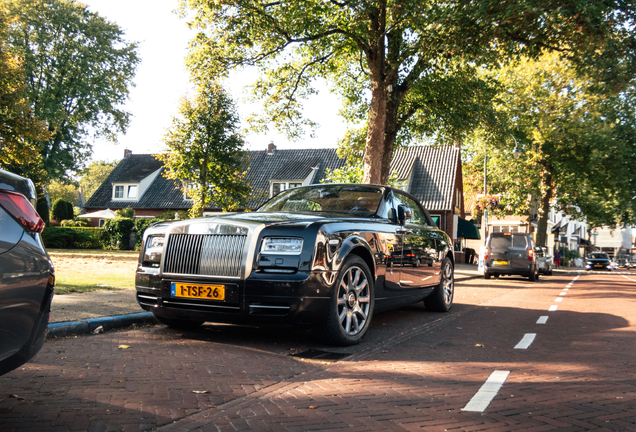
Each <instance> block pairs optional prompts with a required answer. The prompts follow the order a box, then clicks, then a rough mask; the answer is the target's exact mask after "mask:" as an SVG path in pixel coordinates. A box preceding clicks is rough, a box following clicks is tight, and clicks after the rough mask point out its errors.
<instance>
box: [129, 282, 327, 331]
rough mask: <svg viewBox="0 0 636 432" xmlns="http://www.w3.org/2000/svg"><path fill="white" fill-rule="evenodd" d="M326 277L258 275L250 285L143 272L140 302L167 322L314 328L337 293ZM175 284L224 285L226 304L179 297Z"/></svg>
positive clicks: (139, 286) (144, 307)
mask: <svg viewBox="0 0 636 432" xmlns="http://www.w3.org/2000/svg"><path fill="white" fill-rule="evenodd" d="M327 279H328V278H326V277H325V275H324V273H323V272H309V273H307V272H296V273H294V274H275V273H261V272H254V273H252V274H251V275H250V277H248V278H247V279H246V280H232V281H228V280H214V279H212V280H210V279H202V278H197V277H179V278H164V277H161V276H159V275H157V274H152V273H146V272H144V271H143V270H141V271H138V272H137V276H136V288H137V302H138V303H139V305H140V306H141V307H142V308H143V309H144V310H147V311H150V312H153V313H154V314H156V315H158V316H162V317H166V318H177V319H189V320H196V321H209V322H223V323H236V324H240V323H272V324H289V325H291V324H296V323H312V322H316V321H319V320H321V319H323V318H324V316H325V313H326V311H327V308H328V307H329V299H330V294H331V288H330V286H329V285H328V284H326V283H325V281H326V280H327ZM172 282H186V283H187V282H192V283H199V284H223V285H224V286H225V289H226V299H225V301H213V300H202V299H193V298H181V297H174V296H172V294H171V292H170V291H171V290H170V287H171V284H172Z"/></svg>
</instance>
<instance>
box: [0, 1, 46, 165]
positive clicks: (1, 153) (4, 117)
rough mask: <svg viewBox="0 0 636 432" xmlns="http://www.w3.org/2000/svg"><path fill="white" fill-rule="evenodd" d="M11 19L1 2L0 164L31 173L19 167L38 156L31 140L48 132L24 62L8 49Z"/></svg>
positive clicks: (41, 138) (44, 138)
mask: <svg viewBox="0 0 636 432" xmlns="http://www.w3.org/2000/svg"><path fill="white" fill-rule="evenodd" d="M10 20H11V16H10V14H9V11H8V9H7V8H6V5H5V4H2V5H0V167H2V168H4V169H8V170H11V171H14V172H15V171H20V172H18V173H19V174H24V175H27V176H28V175H29V172H25V171H24V170H17V169H16V168H18V167H19V166H20V165H24V164H26V163H28V162H29V161H33V160H34V159H35V160H37V159H38V158H39V154H38V150H37V148H36V147H35V146H33V145H32V144H31V142H32V141H35V140H46V139H48V137H49V133H48V130H47V125H46V123H45V122H43V121H40V120H37V119H36V118H34V117H33V110H32V109H31V104H30V102H29V99H28V96H27V86H26V82H25V80H24V68H23V65H22V62H21V61H20V59H19V58H18V57H17V56H16V55H14V54H12V53H11V52H10V51H9V46H8V44H7V41H6V40H7V37H8V30H9V25H10Z"/></svg>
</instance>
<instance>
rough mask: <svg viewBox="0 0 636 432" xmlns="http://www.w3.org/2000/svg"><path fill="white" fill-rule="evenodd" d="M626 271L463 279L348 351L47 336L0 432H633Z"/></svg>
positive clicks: (303, 340) (633, 341)
mask: <svg viewBox="0 0 636 432" xmlns="http://www.w3.org/2000/svg"><path fill="white" fill-rule="evenodd" d="M631 273H632V272H612V273H593V274H584V275H583V276H581V277H579V278H578V279H576V280H575V276H574V275H559V276H554V277H551V278H542V279H541V281H540V282H539V283H530V282H528V281H527V280H523V279H516V278H502V279H500V280H492V279H491V280H489V281H486V280H483V279H480V280H472V281H467V282H465V283H463V284H461V285H458V286H457V295H456V303H455V306H454V307H453V309H452V311H451V313H448V314H436V313H431V312H427V311H425V310H424V309H423V307H422V306H421V305H414V306H411V307H408V308H403V309H400V310H397V311H392V312H388V313H385V314H381V315H377V316H376V317H375V318H374V321H373V323H372V328H371V331H370V333H369V334H368V336H367V337H366V338H365V340H364V342H363V343H362V344H360V345H358V346H356V347H350V348H346V349H336V348H333V347H326V346H323V345H321V344H320V343H319V342H317V341H315V340H314V339H313V338H312V336H311V334H310V333H309V332H308V331H307V330H305V329H302V328H296V329H283V330H272V329H251V328H241V327H236V326H219V325H208V326H205V327H204V328H203V329H202V330H200V331H197V332H192V333H185V334H184V333H183V332H177V331H174V330H170V329H168V328H166V327H164V326H155V327H148V328H139V329H135V330H127V331H115V332H106V333H104V334H100V335H92V336H79V337H76V338H75V337H73V338H68V339H63V340H57V341H52V342H48V343H47V344H46V345H45V347H44V349H43V350H42V351H41V352H40V354H38V356H36V358H35V359H34V360H33V362H31V363H28V364H27V365H25V366H24V367H23V368H21V369H19V370H17V371H14V372H11V373H9V374H7V375H5V376H3V377H0V399H1V400H0V430H2V431H7V432H9V431H27V430H33V431H36V430H37V431H57V430H59V431H66V430H82V431H83V430H90V431H118V430H123V431H137V430H152V429H154V428H158V429H159V430H161V431H180V430H206V431H207V430H230V431H234V430H250V429H251V430H259V431H260V430H289V431H301V430H302V431H304V430H342V429H348V430H359V431H367V430H434V431H436V430H440V431H441V430H470V431H476V430H488V431H497V430H502V431H508V430H521V429H524V430H553V429H562V430H571V431H578V430H589V429H595V430H596V429H598V430H621V431H623V430H636V376H635V375H636V372H635V371H636V368H635V366H636V360H634V354H636V333H635V330H636V318H635V317H636V303H635V302H634V300H635V298H636V275H634V274H631ZM555 306H556V310H554V309H555ZM541 317H547V321H545V320H546V318H541ZM540 319H541V321H540V322H543V321H545V323H544V324H538V323H537V321H539V320H540ZM528 335H535V336H534V338H533V337H532V336H528ZM522 341H525V349H523V346H522V345H523V344H522V345H519V344H520V343H521V342H522ZM518 345H519V346H520V347H521V348H517V349H515V346H518ZM122 346H127V348H124V347H122ZM307 349H315V350H323V351H328V352H333V353H341V354H343V355H344V354H346V355H348V356H347V357H346V358H344V359H342V360H340V361H337V362H334V361H324V360H304V361H303V360H299V359H297V358H293V357H291V356H290V354H292V353H295V352H301V351H305V350H307ZM495 371H498V372H497V373H495V374H493V372H495ZM489 377H491V379H490V381H489V384H487V385H486V386H484V387H483V388H482V386H483V385H484V383H485V382H486V381H487V380H488V379H489ZM499 386H500V387H499ZM480 388H481V389H482V391H480ZM16 396H17V397H16ZM471 401H472V402H471ZM482 411H483V412H482Z"/></svg>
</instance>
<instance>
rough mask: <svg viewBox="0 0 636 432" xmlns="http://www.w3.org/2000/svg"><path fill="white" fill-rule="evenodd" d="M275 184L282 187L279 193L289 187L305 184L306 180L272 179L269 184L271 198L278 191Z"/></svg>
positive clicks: (293, 187)
mask: <svg viewBox="0 0 636 432" xmlns="http://www.w3.org/2000/svg"><path fill="white" fill-rule="evenodd" d="M274 185H280V189H279V191H278V192H277V193H281V192H282V191H285V190H287V189H295V188H297V187H301V186H304V185H305V182H304V181H302V180H292V181H282V180H278V181H276V180H270V186H269V196H270V198H271V197H273V196H274V195H276V193H274Z"/></svg>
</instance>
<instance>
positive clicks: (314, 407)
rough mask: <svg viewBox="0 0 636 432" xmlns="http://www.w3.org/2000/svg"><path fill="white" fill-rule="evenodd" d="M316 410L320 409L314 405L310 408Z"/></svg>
mask: <svg viewBox="0 0 636 432" xmlns="http://www.w3.org/2000/svg"><path fill="white" fill-rule="evenodd" d="M316 408H318V407H317V406H316V405H312V406H310V407H309V409H316Z"/></svg>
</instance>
